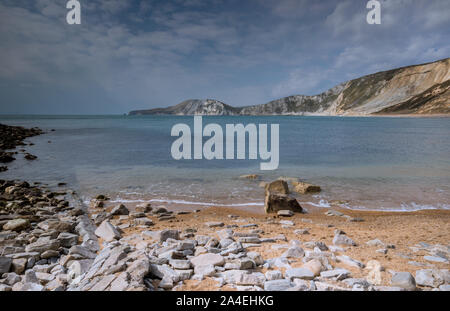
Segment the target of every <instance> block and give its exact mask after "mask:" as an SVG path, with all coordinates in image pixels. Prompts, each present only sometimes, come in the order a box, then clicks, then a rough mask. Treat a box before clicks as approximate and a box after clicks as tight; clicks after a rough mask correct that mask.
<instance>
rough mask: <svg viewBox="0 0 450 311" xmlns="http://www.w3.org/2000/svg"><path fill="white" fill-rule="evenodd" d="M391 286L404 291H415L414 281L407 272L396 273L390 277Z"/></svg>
mask: <svg viewBox="0 0 450 311" xmlns="http://www.w3.org/2000/svg"><path fill="white" fill-rule="evenodd" d="M391 285H392V286H395V287H400V288H404V289H406V290H415V289H416V281H415V279H414V277H413V276H412V275H411V273H409V272H397V273H395V274H394V275H393V276H392V279H391Z"/></svg>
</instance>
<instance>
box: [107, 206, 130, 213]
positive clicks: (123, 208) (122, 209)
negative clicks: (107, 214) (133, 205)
mask: <svg viewBox="0 0 450 311" xmlns="http://www.w3.org/2000/svg"><path fill="white" fill-rule="evenodd" d="M128 214H130V211H129V210H128V208H126V206H125V205H123V204H120V205H117V206H116V207H114V208H113V209H112V210H111V215H128Z"/></svg>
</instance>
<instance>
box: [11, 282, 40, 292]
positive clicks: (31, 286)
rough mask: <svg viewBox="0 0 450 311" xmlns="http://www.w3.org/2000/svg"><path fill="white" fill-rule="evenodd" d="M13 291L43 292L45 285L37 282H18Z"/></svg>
mask: <svg viewBox="0 0 450 311" xmlns="http://www.w3.org/2000/svg"><path fill="white" fill-rule="evenodd" d="M12 290H13V291H18V292H42V291H43V290H44V286H42V285H40V284H37V283H22V282H19V283H16V284H14V286H13V288H12Z"/></svg>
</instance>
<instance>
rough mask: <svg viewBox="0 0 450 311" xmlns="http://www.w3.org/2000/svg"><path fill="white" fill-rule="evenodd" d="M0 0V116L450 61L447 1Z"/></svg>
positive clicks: (234, 94)
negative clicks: (72, 18) (377, 12)
mask: <svg viewBox="0 0 450 311" xmlns="http://www.w3.org/2000/svg"><path fill="white" fill-rule="evenodd" d="M79 2H80V3H81V25H69V24H67V22H66V14H67V12H68V9H66V3H67V0H33V1H30V0H0V42H1V43H0V96H1V98H0V114H123V113H127V112H128V111H130V110H136V109H148V108H156V107H167V106H172V105H176V104H178V103H180V102H181V101H183V100H186V99H206V98H212V99H217V100H220V101H223V102H225V103H226V104H229V105H232V106H247V105H257V104H263V103H266V102H269V101H271V100H274V99H278V98H281V97H284V96H289V95H300V94H302V95H315V94H320V93H321V92H323V91H326V90H327V89H329V88H331V87H333V86H335V85H337V84H340V83H342V82H345V81H348V80H351V79H354V78H358V77H360V76H363V75H366V74H371V73H375V72H378V71H383V70H388V69H393V68H397V67H401V66H407V65H413V64H420V63H425V62H431V61H435V60H439V59H443V58H447V57H450V1H448V0H426V1H425V0H384V1H380V2H381V24H380V25H369V24H368V23H367V22H366V15H367V13H368V12H369V10H368V9H367V8H366V4H367V1H366V0H339V1H338V0H329V1H317V0H273V1H271V0H209V1H202V0H164V1H156V0H155V1H154V0H79Z"/></svg>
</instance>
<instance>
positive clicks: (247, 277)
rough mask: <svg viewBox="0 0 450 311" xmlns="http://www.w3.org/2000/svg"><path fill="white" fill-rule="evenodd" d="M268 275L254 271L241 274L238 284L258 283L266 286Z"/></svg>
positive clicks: (257, 284)
mask: <svg viewBox="0 0 450 311" xmlns="http://www.w3.org/2000/svg"><path fill="white" fill-rule="evenodd" d="M265 281H266V277H265V276H264V274H262V273H261V272H253V273H249V274H241V276H240V278H239V279H238V280H237V282H236V284H237V285H247V286H248V285H256V286H261V287H262V286H264V282H265Z"/></svg>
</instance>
